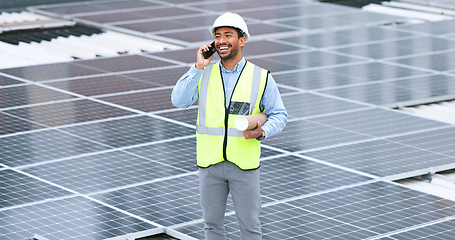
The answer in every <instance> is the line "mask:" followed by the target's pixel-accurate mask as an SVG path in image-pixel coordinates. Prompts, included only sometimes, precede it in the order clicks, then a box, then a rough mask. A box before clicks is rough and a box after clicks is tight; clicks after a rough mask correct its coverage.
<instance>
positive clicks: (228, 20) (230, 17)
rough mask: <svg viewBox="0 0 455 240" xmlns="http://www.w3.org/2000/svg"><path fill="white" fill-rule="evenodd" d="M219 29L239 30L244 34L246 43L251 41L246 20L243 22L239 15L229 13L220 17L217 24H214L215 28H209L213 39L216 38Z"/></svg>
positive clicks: (216, 21)
mask: <svg viewBox="0 0 455 240" xmlns="http://www.w3.org/2000/svg"><path fill="white" fill-rule="evenodd" d="M218 27H233V28H238V29H240V30H241V31H242V32H243V35H244V36H245V38H246V41H248V40H249V39H250V33H248V27H247V26H246V22H245V20H243V18H242V17H241V16H240V15H238V14H237V13H231V12H227V13H224V14H223V15H221V16H219V17H218V18H217V19H216V20H215V22H213V26H212V27H210V28H209V31H210V33H212V36H213V37H215V29H216V28H218Z"/></svg>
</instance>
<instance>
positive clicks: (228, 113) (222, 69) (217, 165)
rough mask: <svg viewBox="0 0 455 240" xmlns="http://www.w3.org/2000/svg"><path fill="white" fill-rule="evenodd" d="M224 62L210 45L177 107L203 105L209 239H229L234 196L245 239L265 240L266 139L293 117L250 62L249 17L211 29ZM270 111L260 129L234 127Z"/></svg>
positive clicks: (177, 90) (201, 152) (182, 87)
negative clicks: (245, 51)
mask: <svg viewBox="0 0 455 240" xmlns="http://www.w3.org/2000/svg"><path fill="white" fill-rule="evenodd" d="M209 30H210V32H211V33H212V35H213V36H214V38H215V42H214V43H215V47H216V51H217V52H218V55H219V56H220V58H221V61H220V62H217V63H215V64H211V65H210V61H211V60H212V58H213V56H210V57H209V58H207V59H205V58H204V56H203V53H204V52H207V51H209V47H210V44H206V45H203V46H201V47H200V48H199V49H198V51H197V56H196V63H195V64H194V65H193V66H192V67H191V68H190V70H189V71H188V72H187V73H186V74H184V75H183V76H182V77H181V78H180V79H179V80H178V82H177V84H176V85H175V87H174V89H173V91H172V103H173V104H174V105H175V106H176V107H182V108H186V107H189V106H191V105H192V104H193V103H194V102H195V101H197V100H199V111H198V119H197V128H196V136H197V165H198V166H199V184H200V198H201V199H200V200H201V207H202V214H203V217H204V232H205V237H206V239H207V240H218V239H222V240H224V239H226V236H225V230H224V218H225V211H226V201H227V197H228V194H229V193H231V196H232V200H233V202H234V208H235V213H236V215H237V219H238V222H239V225H240V237H241V239H243V240H255V239H262V230H261V223H260V220H259V213H260V211H261V197H260V186H259V180H260V173H259V158H260V140H262V139H264V138H269V137H271V136H272V135H275V134H277V133H279V132H281V130H282V129H283V128H284V126H285V125H286V122H287V112H286V110H285V108H284V105H283V102H282V100H281V96H280V93H279V92H278V88H277V86H276V83H275V80H274V79H273V78H272V76H271V75H270V74H269V72H268V71H267V70H265V69H262V68H260V67H257V66H255V65H254V64H252V63H250V62H247V61H246V60H245V58H244V57H243V56H242V47H243V46H244V45H245V43H246V42H247V41H248V40H249V38H250V34H249V33H248V27H247V25H246V23H245V21H244V20H243V18H242V17H241V16H240V15H238V14H234V13H230V12H227V13H225V14H223V15H221V16H219V17H218V18H217V19H216V20H215V22H214V23H213V26H212V27H211V28H210V29H209ZM261 112H264V113H265V114H266V115H267V116H268V120H267V121H266V122H265V123H264V125H263V126H262V125H261V123H260V122H258V123H257V127H256V128H255V129H247V130H245V131H243V132H242V131H239V130H237V129H236V128H235V127H234V122H235V119H236V118H237V117H239V116H246V115H251V114H258V113H261Z"/></svg>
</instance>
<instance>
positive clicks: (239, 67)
mask: <svg viewBox="0 0 455 240" xmlns="http://www.w3.org/2000/svg"><path fill="white" fill-rule="evenodd" d="M245 63H246V60H245V57H242V59H241V60H240V61H239V62H238V63H237V64H236V65H235V67H234V70H232V71H230V70H228V69H226V68H224V66H223V64H222V63H221V62H220V66H221V72H223V73H232V72H236V73H239V72H241V71H242V69H243V67H244V66H245Z"/></svg>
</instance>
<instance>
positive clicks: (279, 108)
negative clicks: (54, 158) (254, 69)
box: [261, 74, 288, 138]
mask: <svg viewBox="0 0 455 240" xmlns="http://www.w3.org/2000/svg"><path fill="white" fill-rule="evenodd" d="M261 106H262V107H263V108H264V112H265V114H267V116H268V119H267V121H266V122H265V123H264V125H263V126H262V129H263V130H264V132H265V138H269V137H271V136H273V135H275V134H277V133H280V132H281V131H282V130H283V129H284V127H285V126H286V123H287V119H288V113H287V111H286V109H285V108H284V104H283V100H282V99H281V95H280V92H279V91H278V86H277V85H276V82H275V79H273V77H272V75H270V74H269V76H268V78H267V85H266V87H265V90H264V95H263V96H262V100H261Z"/></svg>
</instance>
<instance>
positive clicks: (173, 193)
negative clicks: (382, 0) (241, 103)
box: [0, 0, 455, 240]
mask: <svg viewBox="0 0 455 240" xmlns="http://www.w3.org/2000/svg"><path fill="white" fill-rule="evenodd" d="M30 9H31V10H36V11H39V12H41V13H46V14H50V15H53V16H59V17H62V18H66V19H72V20H74V21H76V22H78V21H82V22H83V23H84V24H89V25H90V24H93V25H95V26H98V27H102V28H104V29H109V30H115V31H123V32H127V33H133V34H136V35H140V36H144V37H149V38H153V39H160V40H162V41H165V42H167V43H178V45H179V46H181V47H182V48H181V49H178V50H165V51H163V52H144V53H142V54H134V55H131V54H123V55H121V56H117V57H103V58H101V57H99V58H96V59H91V60H75V61H71V62H65V63H53V64H44V65H35V66H27V67H17V68H10V69H0V100H1V101H0V121H1V122H0V126H1V127H0V179H1V181H0V189H1V193H0V213H1V214H0V215H1V216H0V226H1V227H0V238H5V239H21V238H22V239H24V238H26V237H31V236H33V235H34V234H39V235H42V236H45V237H46V238H49V239H78V240H80V239H91V240H98V239H99V240H101V239H126V238H135V239H138V238H141V237H145V236H149V235H153V234H157V233H162V232H167V233H169V234H174V235H176V236H179V237H181V238H183V239H201V238H203V237H204V236H203V231H202V228H203V219H202V213H201V210H200V203H199V194H198V175H197V170H198V168H197V166H196V159H195V158H196V137H195V125H196V118H197V110H198V109H197V103H196V104H194V105H193V106H191V107H190V108H188V109H177V108H175V107H174V106H172V104H171V102H170V93H171V90H172V88H173V86H174V84H175V83H176V81H177V79H179V78H180V76H181V75H182V74H184V73H185V72H186V71H187V70H188V69H189V68H190V66H191V64H193V63H194V61H195V58H196V51H197V49H198V47H199V46H200V45H201V44H202V43H209V42H211V41H212V40H211V39H213V37H212V36H211V34H210V33H209V31H207V28H208V27H210V26H211V25H212V23H213V21H214V19H215V18H216V17H217V16H218V14H219V13H221V12H225V11H234V12H238V13H240V14H241V15H242V16H244V17H245V19H246V21H247V23H248V27H249V30H250V33H251V35H252V36H253V37H252V39H251V41H249V42H248V43H247V44H246V45H245V47H244V49H243V50H244V51H243V54H244V56H245V57H246V59H247V60H248V61H251V62H253V63H255V64H257V65H259V66H261V67H264V68H266V69H268V70H270V71H271V73H272V75H273V77H274V79H275V80H276V82H277V84H278V86H279V90H280V92H281V93H282V98H283V101H284V104H285V106H286V108H287V110H288V114H289V121H288V123H287V126H286V128H285V129H284V130H283V132H282V133H280V134H279V135H276V136H273V137H271V138H268V139H266V140H264V141H263V144H262V148H261V152H262V154H261V168H260V171H261V194H262V201H263V208H262V213H261V222H262V228H263V232H264V239H348V238H349V239H388V240H391V239H419V238H435V237H439V238H441V239H448V238H450V237H452V235H453V231H451V230H452V227H451V226H452V225H453V223H454V220H455V203H454V202H453V201H451V200H447V199H443V198H439V197H436V196H433V195H429V194H425V193H422V192H419V191H415V190H411V189H408V188H405V187H403V186H400V185H398V184H395V183H392V182H389V180H395V179H401V178H405V177H414V176H419V175H423V174H428V173H429V172H430V171H444V170H448V169H453V168H454V167H455V166H454V164H453V162H454V157H453V156H454V155H455V152H454V150H453V149H455V146H454V142H455V139H453V138H454V137H453V136H455V130H454V129H455V128H454V127H453V125H450V124H447V123H443V122H438V121H433V120H428V119H424V118H420V117H416V116H414V115H411V114H408V113H403V112H401V111H396V110H391V109H388V108H390V107H396V106H401V105H402V104H403V103H411V102H412V103H417V102H425V101H430V100H435V99H437V100H441V99H446V98H449V97H453V94H454V92H455V59H454V57H453V56H454V54H453V51H455V44H454V37H453V36H454V35H453V33H452V32H451V31H452V29H453V24H454V21H453V20H444V21H438V22H423V23H418V24H415V22H413V21H408V20H409V19H406V18H404V17H398V16H392V15H386V14H379V13H373V12H367V11H363V10H359V9H357V8H352V7H347V6H340V5H334V4H329V3H321V2H315V1H306V0H301V1H297V0H293V1H286V2H283V1H278V0H230V1H217V2H195V1H189V0H166V1H145V0H116V1H104V0H102V1H96V0H95V1H89V2H75V3H63V4H57V5H44V6H36V7H32V8H30ZM411 23H413V24H411ZM218 60H219V57H218V56H217V55H215V57H214V58H213V61H218ZM226 215H227V218H226V231H227V237H228V238H229V239H239V231H238V224H237V220H236V217H235V213H234V207H233V202H232V201H231V200H229V201H228V206H227V212H226Z"/></svg>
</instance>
